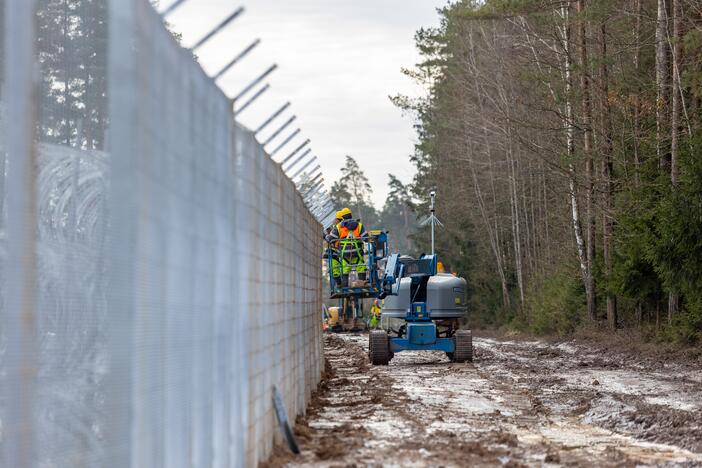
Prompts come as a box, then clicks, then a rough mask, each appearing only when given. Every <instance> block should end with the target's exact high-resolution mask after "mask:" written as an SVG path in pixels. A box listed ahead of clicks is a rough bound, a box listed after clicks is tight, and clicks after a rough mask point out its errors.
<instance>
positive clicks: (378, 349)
mask: <svg viewBox="0 0 702 468" xmlns="http://www.w3.org/2000/svg"><path fill="white" fill-rule="evenodd" d="M368 348H369V351H370V353H369V356H370V361H371V364H373V365H374V366H387V365H388V363H389V362H390V359H392V353H390V337H389V336H388V334H387V333H386V332H385V331H384V330H372V331H371V332H370V336H369V338H368Z"/></svg>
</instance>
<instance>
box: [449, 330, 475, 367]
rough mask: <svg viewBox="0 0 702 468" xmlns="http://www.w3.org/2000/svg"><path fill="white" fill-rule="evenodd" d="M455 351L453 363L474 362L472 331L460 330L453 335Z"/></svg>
mask: <svg viewBox="0 0 702 468" xmlns="http://www.w3.org/2000/svg"><path fill="white" fill-rule="evenodd" d="M453 343H454V345H455V350H454V352H453V356H452V357H451V360H452V361H453V362H470V361H472V360H473V333H472V332H471V331H470V330H458V331H456V334H455V335H453Z"/></svg>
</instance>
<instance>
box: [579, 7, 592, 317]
mask: <svg viewBox="0 0 702 468" xmlns="http://www.w3.org/2000/svg"><path fill="white" fill-rule="evenodd" d="M577 8H578V13H579V14H580V15H581V17H580V18H579V22H578V24H579V30H580V38H579V39H580V68H581V69H580V87H581V90H580V91H581V93H582V127H583V155H584V157H585V230H586V247H587V254H586V261H587V278H586V285H585V294H586V296H587V315H588V317H589V318H590V320H595V319H596V318H597V317H596V314H597V304H596V298H595V276H594V275H593V268H594V261H595V212H594V201H593V196H594V161H593V155H592V101H591V96H590V72H589V69H590V61H589V58H588V50H587V36H586V33H587V28H586V23H585V19H584V18H583V17H582V16H583V15H584V13H585V0H578V2H577Z"/></svg>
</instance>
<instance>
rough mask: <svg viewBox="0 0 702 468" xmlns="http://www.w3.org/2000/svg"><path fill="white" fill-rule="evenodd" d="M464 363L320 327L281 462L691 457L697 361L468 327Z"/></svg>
mask: <svg viewBox="0 0 702 468" xmlns="http://www.w3.org/2000/svg"><path fill="white" fill-rule="evenodd" d="M474 345H475V355H476V357H475V362H474V363H472V364H453V363H450V362H449V361H448V360H447V359H446V357H445V356H444V355H443V354H441V353H432V352H424V353H400V354H398V355H396V356H395V358H394V359H393V360H392V362H391V363H390V365H389V366H387V367H371V366H369V364H368V360H367V357H366V347H367V337H365V336H328V337H326V357H327V360H328V367H327V373H328V375H327V380H326V381H325V382H324V384H323V386H322V389H321V390H320V392H319V393H318V394H317V396H316V397H315V400H314V401H313V404H312V406H311V408H310V411H309V412H308V415H307V417H306V418H300V419H299V420H298V425H297V434H298V438H299V442H300V444H301V447H302V454H301V455H300V456H298V457H297V458H295V459H292V458H288V457H286V456H278V457H277V458H274V459H273V464H274V465H281V464H288V465H289V466H352V465H356V466H368V465H383V466H562V465H579V466H637V465H638V466H641V465H650V466H702V370H701V369H700V366H696V365H690V364H688V365H687V366H686V367H684V366H681V365H673V364H668V363H664V362H659V361H657V360H655V359H645V358H641V357H638V356H635V355H626V354H612V353H607V354H605V353H603V352H601V351H598V350H594V349H589V348H586V347H583V346H578V345H574V344H570V343H566V344H560V345H550V344H545V343H541V342H523V341H522V342H518V341H500V340H493V339H486V338H482V339H481V338H476V339H475V342H474Z"/></svg>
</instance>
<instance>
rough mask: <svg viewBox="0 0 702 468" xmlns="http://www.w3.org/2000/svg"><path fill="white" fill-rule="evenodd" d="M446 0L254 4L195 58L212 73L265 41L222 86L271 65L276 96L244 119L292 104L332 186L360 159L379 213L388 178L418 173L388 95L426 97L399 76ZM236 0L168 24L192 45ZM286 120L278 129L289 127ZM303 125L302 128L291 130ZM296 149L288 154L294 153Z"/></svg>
mask: <svg viewBox="0 0 702 468" xmlns="http://www.w3.org/2000/svg"><path fill="white" fill-rule="evenodd" d="M444 4H445V0H412V1H406V0H375V1H372V0H345V1H339V0H337V1H332V0H326V1H324V0H296V1H284V0H253V1H250V2H245V5H244V6H245V7H246V8H247V12H246V14H245V15H243V16H242V17H241V18H239V19H237V20H236V21H235V22H234V23H233V24H232V25H231V26H230V27H229V28H227V30H225V31H224V32H223V33H221V34H220V35H218V36H216V38H214V39H213V40H212V41H211V42H210V43H209V44H207V45H206V46H205V47H204V48H203V49H201V50H200V51H198V55H199V57H200V62H201V63H202V64H203V66H204V67H205V69H206V70H208V71H209V72H211V73H214V72H215V71H217V70H218V69H219V68H220V67H221V66H222V65H223V64H225V63H227V62H228V60H229V59H231V58H232V57H233V56H234V55H235V54H236V53H238V52H239V51H240V50H242V49H243V48H244V47H245V46H246V45H248V44H249V43H251V42H252V41H253V40H254V39H255V38H259V37H260V38H261V39H262V40H263V43H262V45H261V46H259V48H258V49H257V50H256V51H255V52H254V53H252V54H251V56H249V57H248V58H247V59H246V60H245V61H244V62H242V63H241V64H239V65H237V66H236V67H235V68H234V69H233V70H232V71H231V72H230V73H228V74H227V75H226V76H225V77H224V78H223V79H222V80H221V81H220V85H221V86H222V88H223V89H224V90H225V91H226V92H227V93H228V94H229V95H234V94H236V93H237V92H238V91H239V90H240V89H242V88H243V87H244V86H245V85H246V84H248V82H249V81H251V80H252V79H253V78H254V77H256V76H257V75H258V74H260V73H261V72H262V71H263V70H265V69H266V68H267V67H268V66H269V65H270V64H271V63H278V64H279V65H280V69H279V70H278V71H276V72H275V74H274V75H272V77H271V79H270V82H271V84H272V88H271V90H270V91H269V92H268V93H266V95H265V96H263V97H262V98H261V99H260V101H259V102H257V103H256V105H255V106H252V107H251V108H250V109H249V110H247V111H246V112H245V113H243V114H242V115H241V121H242V122H243V123H244V124H247V125H249V126H257V125H258V124H259V123H261V122H262V121H263V120H264V119H265V118H266V117H267V116H268V115H270V114H271V113H272V112H273V111H274V110H276V109H277V108H278V107H280V105H282V104H283V103H284V102H285V101H288V100H290V101H292V103H293V106H292V112H294V113H295V114H296V115H298V122H296V125H298V126H300V127H301V128H302V130H303V132H302V135H303V136H301V137H299V138H300V140H299V141H302V140H303V139H306V138H311V139H312V148H313V149H314V154H317V155H318V156H319V159H320V160H321V163H322V167H323V170H324V173H325V179H326V181H327V186H329V185H331V182H332V181H333V180H335V179H337V178H338V176H339V169H340V168H341V164H342V163H343V157H344V155H346V154H351V155H353V156H354V157H356V158H357V159H358V161H359V163H360V164H361V166H362V167H363V169H364V171H365V172H366V174H367V175H368V176H369V178H370V180H371V183H372V185H373V187H374V191H375V195H374V200H375V202H376V204H377V205H378V206H379V207H380V206H381V205H382V203H383V201H384V199H385V195H386V194H387V174H388V172H392V173H394V174H396V175H397V176H399V177H400V178H401V179H403V180H405V181H409V180H410V179H411V177H412V175H413V173H414V170H413V167H412V166H411V164H410V163H409V161H408V157H409V155H410V154H412V152H413V145H414V138H415V135H414V131H413V129H412V122H411V120H410V119H409V118H407V117H403V116H402V115H401V113H400V111H399V110H398V109H396V108H394V106H393V105H392V103H391V102H390V101H389V99H388V96H389V95H394V94H397V93H403V94H410V95H416V94H417V93H419V92H420V90H419V89H417V88H416V87H415V86H414V84H413V83H412V82H411V80H409V79H408V78H406V77H404V76H403V75H402V74H401V73H400V69H401V67H409V66H412V65H414V64H415V63H416V62H417V61H418V55H417V53H416V50H415V47H414V33H415V32H416V30H417V29H419V28H420V27H425V26H433V25H435V24H436V23H437V21H438V16H437V14H436V8H437V7H440V6H443V5H444ZM236 6H237V5H236V3H232V2H231V0H190V1H189V2H188V3H187V4H186V5H185V6H183V7H182V8H181V9H180V10H179V11H177V13H176V14H174V15H173V16H172V18H170V19H171V21H172V23H173V24H174V26H175V28H176V30H178V31H180V32H182V33H183V36H184V42H185V45H189V44H192V43H194V42H195V41H196V40H197V39H199V38H200V37H201V36H202V35H203V34H205V33H206V32H207V31H208V30H209V28H210V27H212V26H213V25H215V24H216V23H217V22H218V21H220V20H221V19H222V18H224V17H225V16H226V15H227V14H228V13H230V12H231V11H233V10H234V9H235V8H236ZM283 121H284V119H282V118H281V119H280V120H279V121H278V122H276V123H282V122H283ZM293 128H296V127H293ZM294 147H295V146H294V145H293V144H291V145H290V147H289V148H286V150H288V151H292V149H294Z"/></svg>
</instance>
